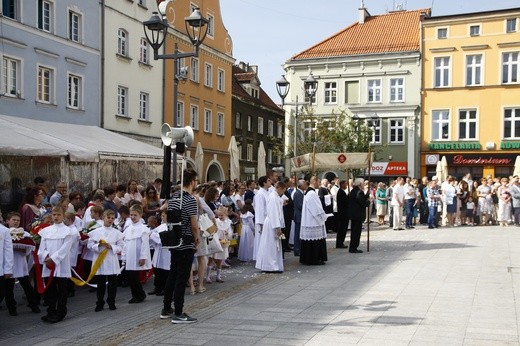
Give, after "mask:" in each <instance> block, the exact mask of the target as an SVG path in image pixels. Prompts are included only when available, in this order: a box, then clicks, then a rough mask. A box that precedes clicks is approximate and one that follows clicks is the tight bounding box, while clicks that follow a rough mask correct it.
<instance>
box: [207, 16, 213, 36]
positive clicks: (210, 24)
mask: <svg viewBox="0 0 520 346" xmlns="http://www.w3.org/2000/svg"><path fill="white" fill-rule="evenodd" d="M207 19H208V24H207V25H208V33H207V35H208V37H214V36H215V17H214V16H213V15H212V14H209V13H208V18H207Z"/></svg>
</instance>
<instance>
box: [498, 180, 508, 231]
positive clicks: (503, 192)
mask: <svg viewBox="0 0 520 346" xmlns="http://www.w3.org/2000/svg"><path fill="white" fill-rule="evenodd" d="M508 183H509V179H507V178H502V179H501V180H500V186H499V188H498V189H497V196H498V215H497V220H498V222H499V223H500V226H509V220H511V193H510V191H509V187H508Z"/></svg>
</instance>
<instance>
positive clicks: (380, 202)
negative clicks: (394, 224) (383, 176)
mask: <svg viewBox="0 0 520 346" xmlns="http://www.w3.org/2000/svg"><path fill="white" fill-rule="evenodd" d="M387 207H388V198H387V197H386V186H385V184H384V183H379V184H377V190H376V211H377V223H378V224H379V225H384V223H385V215H386V212H387Z"/></svg>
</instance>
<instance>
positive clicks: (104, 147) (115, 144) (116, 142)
mask: <svg viewBox="0 0 520 346" xmlns="http://www.w3.org/2000/svg"><path fill="white" fill-rule="evenodd" d="M0 155H10V156H12V155H17V156H68V158H69V160H70V161H79V162H99V159H100V156H121V157H140V158H150V159H161V160H162V157H163V150H162V149H161V148H158V147H154V146H153V145H150V144H146V143H143V142H140V141H138V140H135V139H132V138H129V137H126V136H123V135H120V134H118V133H115V132H111V131H108V130H105V129H102V128H100V127H97V126H88V125H75V124H62V123H55V122H49V121H41V120H32V119H26V118H19V117H13V116H7V115H0Z"/></svg>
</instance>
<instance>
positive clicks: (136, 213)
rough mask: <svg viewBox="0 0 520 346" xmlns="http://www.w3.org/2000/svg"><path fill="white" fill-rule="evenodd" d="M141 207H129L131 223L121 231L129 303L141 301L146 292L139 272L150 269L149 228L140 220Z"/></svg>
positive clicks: (136, 205)
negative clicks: (129, 294) (129, 295)
mask: <svg viewBox="0 0 520 346" xmlns="http://www.w3.org/2000/svg"><path fill="white" fill-rule="evenodd" d="M142 215H143V208H142V207H141V205H140V204H135V205H132V206H131V207H130V219H131V220H132V225H131V226H129V227H128V228H127V229H126V230H125V231H124V232H123V240H124V248H123V252H122V255H121V260H122V261H123V263H125V268H126V270H125V273H126V279H127V283H128V285H129V286H130V290H131V292H132V299H130V300H129V301H128V303H129V304H134V303H141V302H143V301H144V299H145V298H146V293H145V292H144V290H143V286H142V285H141V282H140V281H139V272H140V271H142V270H146V271H148V270H150V269H152V261H151V260H150V230H149V229H148V227H146V225H144V224H143V222H142Z"/></svg>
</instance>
